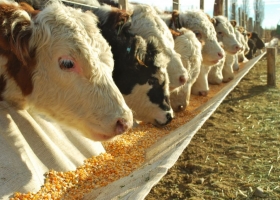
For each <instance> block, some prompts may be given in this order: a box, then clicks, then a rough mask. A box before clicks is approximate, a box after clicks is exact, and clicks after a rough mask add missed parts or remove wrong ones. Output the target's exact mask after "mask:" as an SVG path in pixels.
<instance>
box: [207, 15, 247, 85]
mask: <svg viewBox="0 0 280 200" xmlns="http://www.w3.org/2000/svg"><path fill="white" fill-rule="evenodd" d="M211 20H212V22H213V24H214V27H215V30H216V33H217V38H218V41H219V42H220V44H221V45H222V47H223V49H224V50H225V52H226V56H225V61H224V66H223V68H222V75H223V76H222V77H223V78H222V81H223V82H229V81H231V80H232V79H233V78H234V72H233V64H234V59H235V54H237V53H239V52H240V51H241V50H242V48H243V46H242V44H241V43H240V42H239V41H238V40H237V38H236V34H235V29H234V28H235V26H236V21H235V20H231V21H230V20H228V19H227V18H226V17H225V16H222V15H218V16H214V17H213V18H212V19H211ZM213 69H215V68H213Z"/></svg>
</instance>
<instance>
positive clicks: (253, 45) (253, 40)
mask: <svg viewBox="0 0 280 200" xmlns="http://www.w3.org/2000/svg"><path fill="white" fill-rule="evenodd" d="M248 46H249V48H250V50H249V52H248V53H247V54H246V55H245V56H246V58H247V59H252V58H253V57H254V56H255V53H256V51H257V50H258V49H262V48H264V47H265V44H264V42H263V41H262V40H261V39H260V38H259V35H258V34H257V33H256V32H249V40H248Z"/></svg>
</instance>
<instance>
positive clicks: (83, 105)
mask: <svg viewBox="0 0 280 200" xmlns="http://www.w3.org/2000/svg"><path fill="white" fill-rule="evenodd" d="M96 24H97V18H96V16H94V15H93V14H92V13H89V12H87V13H83V12H82V11H81V10H77V9H73V8H70V7H65V6H63V5H62V4H61V3H59V2H57V1H54V2H51V3H50V4H48V5H47V7H46V8H45V9H43V10H42V11H41V12H40V13H39V14H38V15H37V16H36V17H35V18H34V19H32V21H30V25H29V28H30V29H31V30H32V35H31V38H30V41H29V47H28V49H33V48H34V49H35V50H36V53H35V57H36V65H35V68H34V70H33V72H32V85H33V90H32V92H31V93H30V94H28V95H27V96H24V95H22V93H21V90H20V88H19V87H18V85H17V84H16V83H15V81H14V80H13V79H12V78H10V77H9V74H8V73H7V71H6V70H5V67H6V66H5V65H4V64H3V62H4V60H3V57H2V58H1V61H0V63H1V66H0V72H1V74H0V76H4V77H5V80H6V83H7V87H6V88H5V91H4V92H3V93H2V97H3V99H4V100H6V101H7V102H10V103H12V104H15V105H16V106H19V107H20V108H21V109H27V108H28V107H30V109H35V110H37V111H39V112H42V113H44V114H46V115H47V116H49V117H51V118H53V119H55V120H57V121H58V122H60V123H62V124H64V125H67V126H69V127H72V128H74V129H77V130H79V131H80V132H81V133H82V134H84V135H85V136H86V137H89V138H91V139H93V140H106V139H109V138H112V137H114V136H115V135H116V134H120V130H118V129H119V128H120V127H119V126H118V125H117V124H118V122H120V121H121V122H122V123H123V124H125V125H126V126H127V127H128V128H130V127H131V126H132V121H133V119H132V112H131V110H130V109H129V108H128V106H127V105H126V103H125V101H124V98H123V96H122V94H121V93H120V91H119V90H118V88H117V86H116V85H115V84H114V81H113V79H112V68H113V67H112V64H113V58H112V53H111V51H110V47H109V45H108V43H107V42H106V41H105V39H104V38H103V37H102V36H101V34H100V32H99V29H98V28H97V25H96ZM61 56H68V57H70V58H71V59H73V60H75V62H76V64H77V65H79V66H80V68H81V73H76V72H74V71H68V70H65V69H61V68H60V66H59V63H58V60H59V59H60V57H61ZM117 121H118V122H117Z"/></svg>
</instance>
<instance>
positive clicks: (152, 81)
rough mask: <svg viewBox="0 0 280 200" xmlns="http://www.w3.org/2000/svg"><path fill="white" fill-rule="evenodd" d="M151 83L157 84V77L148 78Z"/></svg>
mask: <svg viewBox="0 0 280 200" xmlns="http://www.w3.org/2000/svg"><path fill="white" fill-rule="evenodd" d="M148 83H149V85H155V84H156V83H157V79H155V78H151V79H149V80H148Z"/></svg>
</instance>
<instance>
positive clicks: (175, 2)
mask: <svg viewBox="0 0 280 200" xmlns="http://www.w3.org/2000/svg"><path fill="white" fill-rule="evenodd" d="M173 10H180V1H179V0H173Z"/></svg>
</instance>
